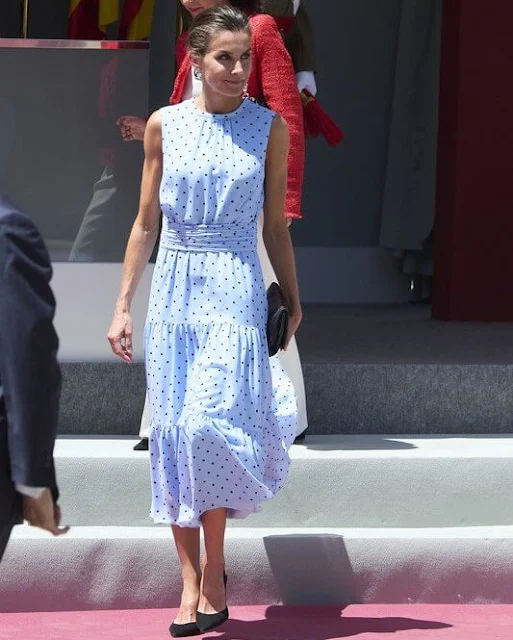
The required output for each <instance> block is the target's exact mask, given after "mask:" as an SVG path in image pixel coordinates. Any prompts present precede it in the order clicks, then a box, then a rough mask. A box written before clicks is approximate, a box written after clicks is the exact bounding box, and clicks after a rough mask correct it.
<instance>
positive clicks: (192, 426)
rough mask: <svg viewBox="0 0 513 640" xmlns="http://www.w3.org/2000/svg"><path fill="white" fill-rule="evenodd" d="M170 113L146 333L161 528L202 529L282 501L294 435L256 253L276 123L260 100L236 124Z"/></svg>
mask: <svg viewBox="0 0 513 640" xmlns="http://www.w3.org/2000/svg"><path fill="white" fill-rule="evenodd" d="M160 113H161V119H162V148H163V175H162V182H161V187H160V203H161V208H162V214H163V224H162V233H161V240H160V247H159V253H158V257H157V261H156V264H155V270H154V274H153V281H152V288H151V293H150V300H149V307H148V316H147V321H146V326H145V347H146V372H147V385H148V397H149V404H150V463H151V464H150V467H151V481H152V508H151V516H152V518H153V519H154V521H155V522H157V523H167V524H174V525H178V526H182V527H198V526H200V517H201V514H202V513H203V512H205V511H208V510H211V509H215V508H218V507H225V508H227V510H228V517H230V518H243V517H245V516H247V515H248V514H249V513H253V512H256V511H258V510H259V509H260V507H261V504H262V502H263V501H265V500H269V499H271V498H273V497H274V495H275V494H276V492H277V491H278V490H279V489H280V488H281V486H282V485H283V484H284V482H285V479H286V477H287V474H288V469H289V465H290V460H289V456H288V448H289V447H290V445H291V444H292V442H293V441H294V437H295V433H296V420H297V405H296V400H295V395H294V389H293V386H292V384H291V382H290V380H289V379H288V378H287V376H286V375H285V373H284V371H283V369H282V367H281V364H280V361H279V359H278V358H269V352H268V349H267V341H266V318H267V300H266V293H265V287H264V282H263V277H262V271H261V268H260V263H259V260H258V256H257V253H256V244H257V218H258V215H259V213H260V210H261V208H262V205H263V199H264V178H265V157H266V150H267V143H268V139H269V133H270V128H271V124H272V120H273V117H274V113H273V112H271V111H269V110H268V109H265V108H263V107H261V106H259V105H257V104H254V103H253V102H251V101H249V100H243V102H242V103H241V105H240V107H239V108H238V109H237V110H235V111H233V112H231V113H228V114H211V113H207V112H204V111H202V110H200V109H199V108H197V107H196V106H195V104H194V101H193V100H188V101H185V102H182V103H181V104H179V105H176V106H171V107H165V108H163V109H161V111H160ZM271 369H273V371H271Z"/></svg>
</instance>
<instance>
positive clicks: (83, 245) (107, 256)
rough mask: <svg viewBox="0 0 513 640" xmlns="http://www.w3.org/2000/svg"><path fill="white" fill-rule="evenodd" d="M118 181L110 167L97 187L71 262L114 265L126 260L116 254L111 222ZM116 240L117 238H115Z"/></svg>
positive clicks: (105, 170) (71, 254) (95, 184)
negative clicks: (118, 261) (111, 262)
mask: <svg viewBox="0 0 513 640" xmlns="http://www.w3.org/2000/svg"><path fill="white" fill-rule="evenodd" d="M116 196H117V189H116V181H115V177H114V172H113V171H112V169H110V168H109V167H106V168H105V169H104V170H103V173H102V175H101V177H100V179H99V180H98V181H97V182H95V183H94V186H93V196H92V198H91V201H90V203H89V206H88V207H87V210H86V212H85V214H84V219H83V220H82V224H81V225H80V229H79V230H78V233H77V237H76V238H75V242H74V243H73V247H72V249H71V253H70V256H69V259H70V262H97V261H99V262H110V261H112V260H113V259H114V261H115V260H122V256H120V255H119V251H118V252H117V253H118V255H116V256H114V258H113V257H112V255H113V254H115V253H116V251H115V247H114V246H113V244H114V243H116V241H117V240H118V237H117V234H116V233H114V234H113V233H112V227H113V226H114V225H112V224H111V219H112V218H113V217H114V215H115V207H116ZM113 236H114V237H113Z"/></svg>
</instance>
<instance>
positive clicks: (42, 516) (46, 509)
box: [23, 489, 69, 536]
mask: <svg viewBox="0 0 513 640" xmlns="http://www.w3.org/2000/svg"><path fill="white" fill-rule="evenodd" d="M23 517H24V519H25V520H27V522H28V523H29V524H30V526H31V527H38V528H39V529H43V530H44V531H49V532H50V533H52V534H53V535H54V536H62V535H63V534H64V533H67V532H68V531H69V527H61V526H60V524H61V509H60V507H59V506H58V505H56V504H55V503H54V501H53V496H52V492H51V491H50V489H45V490H44V491H43V493H42V495H41V496H40V497H39V498H29V497H28V496H23Z"/></svg>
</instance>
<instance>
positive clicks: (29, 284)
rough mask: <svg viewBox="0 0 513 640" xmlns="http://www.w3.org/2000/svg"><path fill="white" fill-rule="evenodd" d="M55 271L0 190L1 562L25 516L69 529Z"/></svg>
mask: <svg viewBox="0 0 513 640" xmlns="http://www.w3.org/2000/svg"><path fill="white" fill-rule="evenodd" d="M51 275H52V268H51V265H50V259H49V257H48V253H47V251H46V248H45V245H44V242H43V240H42V238H41V235H40V233H39V231H38V230H37V228H36V227H35V225H34V223H33V222H32V220H31V219H30V218H29V217H27V216H26V215H24V214H22V213H21V212H20V211H18V210H17V209H16V208H15V207H14V205H12V204H11V203H10V202H9V201H8V200H7V199H6V198H5V197H4V196H3V195H2V194H0V559H1V557H2V555H3V552H4V550H5V547H6V545H7V542H8V540H9V536H10V533H11V530H12V527H13V526H14V525H15V524H18V523H20V522H22V520H23V518H25V519H26V520H28V522H29V524H31V525H32V526H36V527H40V528H41V529H45V530H47V531H50V532H51V533H53V534H54V535H60V534H62V533H65V532H66V531H67V529H66V528H61V527H60V526H59V525H60V517H61V516H60V509H59V507H58V506H57V499H58V491H57V483H56V479H55V470H54V461H53V448H54V444H55V436H56V432H57V418H58V411H59V397H60V385H61V375H60V368H59V364H58V362H57V348H58V339H57V335H56V333H55V330H54V327H53V317H54V313H55V299H54V297H53V293H52V290H51V289H50V284H49V283H50V278H51Z"/></svg>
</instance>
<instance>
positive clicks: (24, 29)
mask: <svg viewBox="0 0 513 640" xmlns="http://www.w3.org/2000/svg"><path fill="white" fill-rule="evenodd" d="M28 17H29V0H23V24H22V33H23V37H24V38H25V39H26V38H28Z"/></svg>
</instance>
